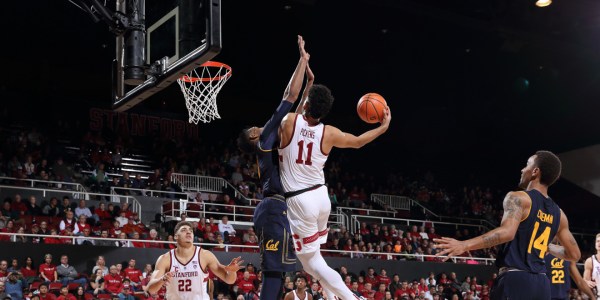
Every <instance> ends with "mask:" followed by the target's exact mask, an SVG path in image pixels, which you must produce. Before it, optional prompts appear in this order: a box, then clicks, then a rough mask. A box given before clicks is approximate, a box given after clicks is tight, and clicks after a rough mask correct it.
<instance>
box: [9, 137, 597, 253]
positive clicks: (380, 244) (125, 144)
mask: <svg viewBox="0 0 600 300" xmlns="http://www.w3.org/2000/svg"><path fill="white" fill-rule="evenodd" d="M59 127H60V126H59ZM58 131H61V128H59V129H58ZM62 131H63V132H68V130H62ZM80 137H81V138H80ZM2 138H3V139H5V140H6V143H4V144H2V148H1V151H0V176H6V177H11V178H15V180H13V181H11V182H10V183H11V184H17V185H18V184H22V185H25V184H26V183H25V182H24V181H23V180H25V179H36V180H42V181H37V182H36V183H35V185H36V186H38V187H48V188H65V186H61V184H57V183H49V182H47V180H52V181H59V182H78V183H81V184H84V185H85V186H86V187H88V189H89V190H91V191H95V192H102V193H109V192H110V188H111V187H115V188H118V187H120V188H134V189H148V190H159V191H166V192H169V191H180V189H179V187H178V186H177V185H175V184H174V183H173V182H171V174H173V173H185V174H195V175H201V176H213V177H221V178H224V179H227V180H228V181H229V182H230V183H231V184H232V185H233V186H235V187H236V188H237V189H238V190H239V192H240V193H239V195H241V196H238V197H236V196H235V194H228V193H227V191H225V192H224V194H223V195H219V196H218V197H208V198H207V199H205V200H203V201H205V202H207V203H206V204H210V203H215V204H223V205H233V204H240V205H242V204H243V205H247V203H246V202H244V201H243V200H242V199H243V198H251V199H261V198H262V197H263V195H262V191H261V189H260V187H259V186H258V174H257V172H256V170H257V168H256V165H255V164H256V162H255V160H254V159H253V158H252V157H250V156H249V155H245V154H241V152H239V151H238V149H236V147H235V144H234V142H233V139H232V140H229V141H228V142H214V143H203V142H201V141H199V140H186V139H184V138H169V139H164V138H161V137H155V138H152V139H146V140H149V144H150V145H148V146H141V143H140V144H139V145H137V146H136V141H133V139H131V138H128V137H124V136H122V135H118V134H114V133H113V134H111V135H106V134H102V133H100V132H93V131H87V132H85V133H83V134H82V135H80V136H79V137H78V136H75V137H73V136H71V140H72V141H74V143H73V144H75V145H76V146H77V147H74V149H76V150H70V151H65V147H64V145H59V144H58V143H57V142H56V137H55V135H52V136H50V135H48V136H47V135H45V134H44V132H41V131H39V130H38V129H37V128H31V129H27V130H19V131H3V132H2ZM140 148H141V149H144V148H145V149H153V150H152V152H151V153H147V154H148V155H149V156H150V160H151V162H152V170H153V171H152V173H151V174H144V173H141V172H138V173H136V174H135V175H133V174H130V171H127V170H124V168H123V158H124V157H125V156H127V155H129V154H130V153H132V152H135V151H140V150H139V149H140ZM348 165H351V164H349V163H348V162H347V161H345V158H344V157H343V155H342V156H338V157H332V158H331V159H330V161H329V163H328V165H327V166H326V168H325V172H326V178H327V182H328V185H329V192H330V199H331V201H332V205H333V206H334V207H335V206H348V207H355V208H364V209H380V210H385V209H387V208H386V207H382V206H381V205H379V204H378V203H375V202H372V201H370V197H369V195H370V194H371V193H383V194H392V195H401V196H408V197H411V198H413V199H416V200H418V201H419V203H421V204H422V205H424V206H425V207H427V208H429V209H430V210H431V211H435V212H443V214H446V215H454V216H464V217H474V218H482V219H486V220H489V221H491V222H492V223H497V222H498V220H499V219H500V217H501V213H502V210H501V205H500V204H501V200H500V197H501V195H502V194H503V193H501V192H498V191H494V190H493V189H491V188H486V187H479V186H474V187H464V188H462V189H460V190H458V191H455V192H449V191H448V190H447V189H446V188H445V187H443V186H442V185H441V184H440V183H439V182H438V181H437V180H436V179H435V176H434V175H433V174H432V173H430V172H426V173H424V174H422V175H421V176H420V177H415V178H418V179H415V178H411V177H410V176H407V175H404V174H401V173H397V172H391V173H388V174H386V175H385V176H384V178H378V177H376V176H375V175H371V174H367V173H365V172H363V171H360V170H352V169H349V168H347V167H346V166H348ZM19 180H21V181H19ZM6 182H8V181H6ZM116 191H117V192H119V193H124V194H127V193H136V191H135V190H126V189H125V190H123V189H121V190H119V189H117V190H116ZM74 200H78V199H74ZM99 200H110V199H106V198H104V199H102V198H101V199H99ZM34 202H35V203H36V204H34ZM67 207H69V208H70V212H69V210H68V209H67ZM207 207H209V209H212V210H213V211H212V212H219V213H227V210H226V209H220V208H218V207H217V206H210V205H207ZM86 209H87V210H86ZM40 211H41V213H40ZM0 214H1V216H0V230H2V231H5V232H19V231H21V232H35V231H38V232H45V231H46V230H48V233H49V234H52V233H53V232H54V233H55V234H60V235H74V236H83V237H85V236H86V235H89V236H104V235H106V234H108V236H109V237H123V238H127V237H129V238H134V239H135V238H136V236H137V237H139V238H140V239H147V238H151V239H162V240H169V239H172V237H170V236H169V232H168V230H166V231H165V233H164V234H162V233H163V231H161V230H160V229H161V228H154V229H155V230H158V233H159V234H158V235H157V233H156V232H153V231H152V230H151V229H152V228H149V227H148V226H147V225H146V224H143V223H142V222H141V221H140V220H139V219H137V218H136V217H137V216H136V215H135V214H134V213H133V212H132V211H131V209H130V208H129V207H128V204H127V203H123V204H119V203H116V204H115V203H111V202H109V201H93V202H91V203H85V201H72V200H71V199H70V198H68V197H65V198H63V199H62V202H60V201H59V200H58V199H57V198H56V197H53V198H50V199H41V200H40V201H38V199H35V197H33V198H31V197H29V198H28V200H27V201H24V200H22V199H21V197H20V196H19V195H15V196H14V197H10V198H7V199H4V202H3V205H2V209H1V210H0ZM37 216H45V217H49V219H46V218H39V217H38V218H36V220H35V222H33V218H35V217H37ZM82 216H85V217H82ZM207 217H209V215H207ZM214 217H216V218H218V219H221V215H214ZM411 217H412V218H422V219H425V220H426V219H428V217H429V216H428V215H427V214H424V215H416V214H415V215H413V216H411ZM84 219H85V223H84V222H83V220H84ZM209 219H210V218H209ZM44 220H46V225H45V226H46V227H48V228H47V229H44V230H41V227H42V224H44V222H43V221H44ZM116 221H118V223H117V222H116ZM212 222H213V223H212V224H218V223H219V222H217V221H214V220H213V221H212ZM221 222H222V221H221ZM199 223H203V221H200V222H199ZM390 223H392V222H390ZM61 224H62V225H61ZM117 224H118V225H117ZM36 227H37V228H36ZM199 227H201V226H200V225H199ZM393 227H395V228H393ZM413 227H414V226H408V227H402V226H400V225H397V224H376V223H375V222H373V223H368V224H364V226H363V228H361V229H360V233H358V234H357V233H355V234H354V235H352V236H350V233H349V232H346V231H347V230H345V229H343V228H342V229H340V231H335V232H333V234H331V235H330V237H331V238H330V241H329V243H328V244H327V246H326V247H327V248H329V249H340V250H348V249H352V250H357V249H358V250H363V251H365V252H372V253H400V254H406V255H408V256H404V257H408V258H407V259H412V257H413V256H412V255H416V256H414V257H419V255H420V254H430V253H431V254H434V253H435V249H433V248H432V247H431V242H430V240H431V239H430V238H429V237H428V236H427V237H426V235H420V234H419V235H416V234H413V233H411V232H414V230H413ZM421 227H424V228H421V229H418V231H421V230H424V231H429V230H432V229H431V228H430V226H425V225H424V226H421ZM469 228H470V227H469ZM469 228H465V229H462V230H459V231H457V232H451V233H448V232H441V231H439V230H438V231H439V232H438V233H437V234H444V235H452V236H454V237H456V238H460V239H462V238H467V237H469V236H472V235H475V234H479V233H480V232H477V230H481V228H478V229H472V228H471V229H469ZM167 229H168V228H167ZM367 229H368V233H366V231H365V230H367ZM53 230H54V231H53ZM103 230H106V231H108V232H103ZM433 230H434V231H435V230H436V229H435V228H434V229H433ZM217 232H218V230H214V231H213V232H211V233H213V234H212V235H211V234H210V233H207V232H202V234H198V236H199V238H200V239H201V240H199V241H208V242H216V243H219V241H218V240H217V238H218V236H219V235H221V238H222V239H223V243H224V244H225V245H227V244H230V243H236V242H238V241H240V240H241V237H242V235H243V234H244V233H243V232H242V231H240V232H239V233H237V232H236V233H234V234H233V235H223V234H216V233H217ZM122 233H125V235H122ZM153 236H156V237H153ZM0 239H6V236H0ZM30 239H31V240H32V241H35V240H40V239H39V238H27V237H15V238H13V240H14V241H29V240H30ZM46 239H47V240H49V241H50V242H57V241H61V240H60V239H56V240H57V241H55V240H53V239H51V238H50V239H49V238H45V239H43V240H44V241H45V240H46ZM71 241H73V240H71ZM62 242H67V239H63V240H62ZM77 242H81V243H98V242H101V241H99V240H86V239H84V238H83V239H78V240H77ZM243 242H246V241H243ZM101 244H102V242H101ZM121 244H122V245H133V246H140V245H144V246H146V244H144V243H140V242H131V243H127V242H121V243H119V245H121ZM583 250H584V252H585V251H586V250H588V249H583ZM589 250H591V249H589ZM495 253H496V249H488V250H484V251H477V252H474V253H468V254H467V255H472V256H475V257H494V255H495ZM383 256H384V255H370V256H369V257H380V258H383ZM386 257H387V256H386ZM394 257H400V256H394Z"/></svg>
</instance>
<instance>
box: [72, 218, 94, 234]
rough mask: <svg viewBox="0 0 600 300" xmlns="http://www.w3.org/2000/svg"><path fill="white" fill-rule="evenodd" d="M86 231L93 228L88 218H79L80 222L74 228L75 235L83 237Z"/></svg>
mask: <svg viewBox="0 0 600 300" xmlns="http://www.w3.org/2000/svg"><path fill="white" fill-rule="evenodd" d="M85 229H89V230H92V226H90V224H88V223H87V217H86V216H85V215H81V216H79V222H77V223H76V224H75V225H74V226H73V234H75V235H83V231H84V230H85Z"/></svg>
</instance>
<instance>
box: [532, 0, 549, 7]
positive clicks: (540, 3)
mask: <svg viewBox="0 0 600 300" xmlns="http://www.w3.org/2000/svg"><path fill="white" fill-rule="evenodd" d="M550 4H552V0H537V1H536V2H535V6H537V7H546V6H548V5H550Z"/></svg>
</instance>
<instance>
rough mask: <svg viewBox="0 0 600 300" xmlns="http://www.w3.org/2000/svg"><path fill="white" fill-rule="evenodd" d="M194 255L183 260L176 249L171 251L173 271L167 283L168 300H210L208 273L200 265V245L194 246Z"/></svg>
mask: <svg viewBox="0 0 600 300" xmlns="http://www.w3.org/2000/svg"><path fill="white" fill-rule="evenodd" d="M194 247H195V248H196V249H195V251H194V256H192V259H190V260H189V261H188V262H182V261H181V260H180V259H178V258H177V256H176V255H175V249H172V250H171V251H169V256H170V257H171V267H170V268H169V272H172V273H173V279H172V280H171V283H169V285H167V293H166V296H165V298H166V299H168V300H210V297H209V296H208V289H207V285H208V284H207V282H208V273H206V272H204V270H202V267H201V265H200V249H201V248H200V247H198V246H194Z"/></svg>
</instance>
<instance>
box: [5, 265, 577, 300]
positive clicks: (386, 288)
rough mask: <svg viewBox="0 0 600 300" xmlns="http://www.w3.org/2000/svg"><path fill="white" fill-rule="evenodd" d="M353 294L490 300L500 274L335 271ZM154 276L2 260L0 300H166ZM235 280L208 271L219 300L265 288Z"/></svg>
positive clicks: (143, 270) (257, 278)
mask: <svg viewBox="0 0 600 300" xmlns="http://www.w3.org/2000/svg"><path fill="white" fill-rule="evenodd" d="M336 270H337V271H338V273H339V274H340V276H341V278H342V279H343V280H344V282H345V283H346V285H347V286H348V287H349V288H350V290H351V291H352V292H353V293H355V294H356V295H357V296H359V297H360V296H362V297H364V298H365V299H367V300H384V299H394V300H424V299H427V300H432V299H435V300H438V299H442V300H443V299H448V300H456V299H459V300H463V299H464V300H478V299H481V300H486V299H489V293H490V289H491V288H492V286H493V283H494V279H495V278H496V276H497V274H496V273H493V274H490V276H489V277H488V278H477V276H474V275H472V274H460V275H459V274H457V273H455V272H448V273H445V272H442V273H439V274H435V273H434V272H429V273H427V274H415V276H413V277H412V278H401V277H400V276H399V275H398V274H394V273H393V272H388V270H386V269H385V268H382V269H379V270H375V268H373V267H368V268H367V269H366V270H362V271H360V272H359V273H358V274H356V273H352V272H350V271H349V270H348V268H347V267H345V266H342V267H340V268H338V269H336ZM152 272H153V265H151V264H146V265H144V266H143V267H139V266H137V265H136V260H135V259H134V258H131V259H128V260H126V261H122V262H107V261H106V260H105V257H103V256H98V257H97V258H96V260H95V265H94V266H93V268H92V269H91V270H76V269H75V268H74V267H73V266H72V265H69V257H68V255H66V254H62V255H60V263H55V262H54V258H53V255H52V254H45V255H44V256H43V263H41V264H40V265H39V266H37V265H36V263H35V258H32V257H26V258H25V259H24V260H23V261H22V262H21V261H19V260H18V259H16V258H13V259H10V260H5V259H1V258H0V299H1V300H7V299H9V300H21V299H27V300H56V299H60V300H73V299H77V300H83V299H85V300H92V299H116V298H118V299H120V300H135V299H138V300H146V299H159V300H160V299H164V297H165V288H164V287H163V289H161V290H160V291H159V292H158V293H157V294H155V295H150V294H149V293H148V291H147V285H148V282H149V281H150V276H151V274H152ZM287 275H288V276H286V278H285V285H284V290H283V295H285V293H287V292H290V291H291V290H292V289H294V288H295V287H294V282H295V280H294V277H295V276H296V275H302V276H305V277H306V278H307V279H308V280H307V281H308V284H307V287H308V288H307V292H308V293H309V294H311V295H312V297H313V299H314V300H322V299H326V295H325V293H324V292H323V289H322V287H321V285H320V284H319V282H318V281H317V280H316V279H314V278H311V277H310V275H309V274H307V273H305V272H303V271H297V272H295V273H288V274H287ZM237 277H238V278H237V281H236V282H235V284H233V285H228V284H226V283H224V282H223V281H221V280H220V279H219V278H218V277H216V276H215V275H214V274H212V273H211V272H210V271H209V281H208V282H206V283H204V284H206V288H207V290H208V293H209V295H210V297H211V299H215V300H231V299H236V300H238V299H239V300H248V299H252V300H257V299H259V296H260V292H261V289H262V282H261V281H262V276H261V271H260V270H257V269H256V268H255V267H254V265H253V264H251V263H249V264H247V265H246V266H245V267H244V268H243V269H241V270H240V271H238V276H237ZM569 299H582V297H581V295H580V294H579V292H578V290H577V289H572V290H571V294H570V298H569Z"/></svg>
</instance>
